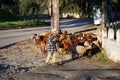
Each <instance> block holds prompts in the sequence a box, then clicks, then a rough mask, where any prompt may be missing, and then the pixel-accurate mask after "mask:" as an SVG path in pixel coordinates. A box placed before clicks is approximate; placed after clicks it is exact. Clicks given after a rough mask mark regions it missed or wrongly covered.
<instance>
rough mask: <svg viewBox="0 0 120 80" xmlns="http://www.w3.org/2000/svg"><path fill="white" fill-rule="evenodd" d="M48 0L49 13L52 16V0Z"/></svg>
mask: <svg viewBox="0 0 120 80" xmlns="http://www.w3.org/2000/svg"><path fill="white" fill-rule="evenodd" d="M48 1H49V2H48V15H49V16H51V0H48Z"/></svg>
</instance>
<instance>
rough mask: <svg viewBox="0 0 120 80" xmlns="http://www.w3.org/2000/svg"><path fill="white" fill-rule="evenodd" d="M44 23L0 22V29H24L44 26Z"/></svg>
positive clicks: (30, 21)
mask: <svg viewBox="0 0 120 80" xmlns="http://www.w3.org/2000/svg"><path fill="white" fill-rule="evenodd" d="M45 25H46V23H45V22H44V21H43V20H38V19H32V20H23V21H8V22H0V29H14V28H25V27H35V26H45Z"/></svg>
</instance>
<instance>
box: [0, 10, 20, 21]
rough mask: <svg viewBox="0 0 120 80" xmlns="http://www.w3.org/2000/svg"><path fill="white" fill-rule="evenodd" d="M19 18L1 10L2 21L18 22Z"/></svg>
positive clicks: (0, 17)
mask: <svg viewBox="0 0 120 80" xmlns="http://www.w3.org/2000/svg"><path fill="white" fill-rule="evenodd" d="M18 19H19V18H18V17H17V16H15V15H13V14H12V13H10V12H9V11H5V10H1V9H0V21H1V22H2V21H16V20H18Z"/></svg>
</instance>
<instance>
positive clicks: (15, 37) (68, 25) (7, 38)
mask: <svg viewBox="0 0 120 80" xmlns="http://www.w3.org/2000/svg"><path fill="white" fill-rule="evenodd" d="M91 23H92V21H91V20H79V19H62V20H61V21H60V28H61V29H66V30H68V31H70V32H72V30H73V29H76V30H77V31H79V28H80V27H84V26H86V25H89V24H91ZM89 27H90V26H89ZM47 30H50V26H47V27H36V28H27V29H14V30H1V31H0V48H4V47H6V46H8V45H11V44H14V43H16V42H19V41H22V40H25V39H28V38H30V36H32V35H33V34H34V33H39V32H43V31H47Z"/></svg>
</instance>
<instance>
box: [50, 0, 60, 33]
mask: <svg viewBox="0 0 120 80" xmlns="http://www.w3.org/2000/svg"><path fill="white" fill-rule="evenodd" d="M52 29H57V30H58V31H59V0H51V30H52Z"/></svg>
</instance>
